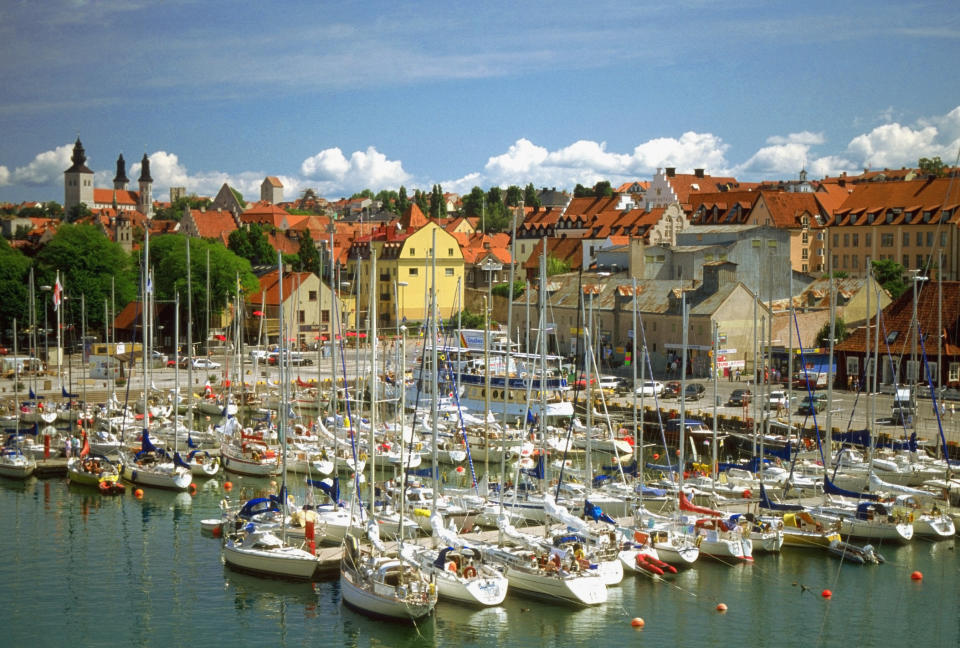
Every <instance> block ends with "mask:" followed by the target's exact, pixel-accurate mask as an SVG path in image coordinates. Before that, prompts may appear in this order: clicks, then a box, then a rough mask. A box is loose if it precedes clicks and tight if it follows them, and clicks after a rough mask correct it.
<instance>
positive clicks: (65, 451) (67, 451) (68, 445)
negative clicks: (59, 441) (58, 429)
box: [63, 437, 73, 459]
mask: <svg viewBox="0 0 960 648" xmlns="http://www.w3.org/2000/svg"><path fill="white" fill-rule="evenodd" d="M72 446H73V440H72V439H71V438H70V437H67V440H66V441H64V442H63V454H64V456H65V457H66V458H67V459H69V458H70V456H71V454H70V453H71V450H72V449H73V447H72Z"/></svg>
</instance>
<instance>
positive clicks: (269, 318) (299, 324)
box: [245, 270, 344, 349]
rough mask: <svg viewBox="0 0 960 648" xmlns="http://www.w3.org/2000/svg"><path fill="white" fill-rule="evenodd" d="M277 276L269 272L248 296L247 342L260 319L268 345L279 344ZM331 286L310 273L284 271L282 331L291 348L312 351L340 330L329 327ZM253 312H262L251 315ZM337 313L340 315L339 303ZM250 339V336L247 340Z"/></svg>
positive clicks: (255, 337) (278, 280) (275, 271)
mask: <svg viewBox="0 0 960 648" xmlns="http://www.w3.org/2000/svg"><path fill="white" fill-rule="evenodd" d="M280 294H281V286H280V273H279V271H277V270H271V271H270V272H267V273H266V274H264V275H262V276H261V277H260V291H259V292H257V293H254V294H251V295H248V303H247V313H248V316H247V321H246V322H245V326H246V331H247V335H248V339H252V340H255V339H257V336H258V334H259V331H260V323H261V318H262V320H263V334H264V335H265V337H266V340H265V342H266V343H268V344H278V343H279V342H280V306H281V301H280ZM331 297H332V293H331V292H330V287H329V286H328V285H327V284H325V283H323V282H321V281H320V278H319V277H317V275H315V274H313V273H312V272H284V274H283V302H282V303H283V328H284V336H285V337H286V338H287V344H288V345H290V344H293V345H294V346H293V347H292V348H296V349H309V348H315V346H316V343H317V342H318V341H321V342H322V341H323V340H329V339H330V335H331V331H337V330H341V329H342V327H338V326H335V325H334V326H331V322H332V321H333V319H332V318H333V315H332V310H331V306H332V304H333V300H332V298H331ZM254 312H260V313H263V314H262V315H254ZM337 312H338V313H343V312H344V308H343V305H342V304H338V305H337ZM249 336H252V337H249Z"/></svg>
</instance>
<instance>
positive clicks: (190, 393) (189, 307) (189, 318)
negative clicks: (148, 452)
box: [177, 236, 194, 432]
mask: <svg viewBox="0 0 960 648" xmlns="http://www.w3.org/2000/svg"><path fill="white" fill-rule="evenodd" d="M186 243H187V353H186V357H187V358H189V360H188V362H187V388H188V389H187V429H188V430H190V431H191V432H192V431H193V405H194V403H193V287H192V282H191V279H190V277H191V274H190V270H191V267H190V237H189V236H188V237H186ZM179 366H180V362H179V361H178V362H177V367H179ZM178 382H179V379H178Z"/></svg>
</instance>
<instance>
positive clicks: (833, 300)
mask: <svg viewBox="0 0 960 648" xmlns="http://www.w3.org/2000/svg"><path fill="white" fill-rule="evenodd" d="M827 276H828V277H829V278H830V279H829V280H830V354H829V356H828V359H827V376H829V380H827V416H826V426H827V430H826V432H827V434H826V437H827V452H826V462H827V465H825V466H824V467H823V468H824V470H826V471H829V470H830V466H831V465H833V415H832V412H833V381H834V379H835V378H836V371H834V369H833V338H834V337H835V336H836V327H837V295H836V292H835V291H834V282H833V266H832V264H831V263H830V256H829V255H827Z"/></svg>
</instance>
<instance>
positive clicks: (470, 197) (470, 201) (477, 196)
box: [461, 186, 487, 217]
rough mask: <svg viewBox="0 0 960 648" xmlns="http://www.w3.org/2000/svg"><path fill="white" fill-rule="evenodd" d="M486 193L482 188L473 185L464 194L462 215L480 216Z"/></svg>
mask: <svg viewBox="0 0 960 648" xmlns="http://www.w3.org/2000/svg"><path fill="white" fill-rule="evenodd" d="M486 201H487V199H486V194H484V193H483V189H481V188H480V187H477V186H474V187H473V189H471V190H470V193H468V194H467V195H466V196H464V197H463V199H462V201H461V202H462V203H463V215H464V216H468V217H474V216H476V217H480V216H481V215H482V214H483V208H484V204H485V203H486Z"/></svg>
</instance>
